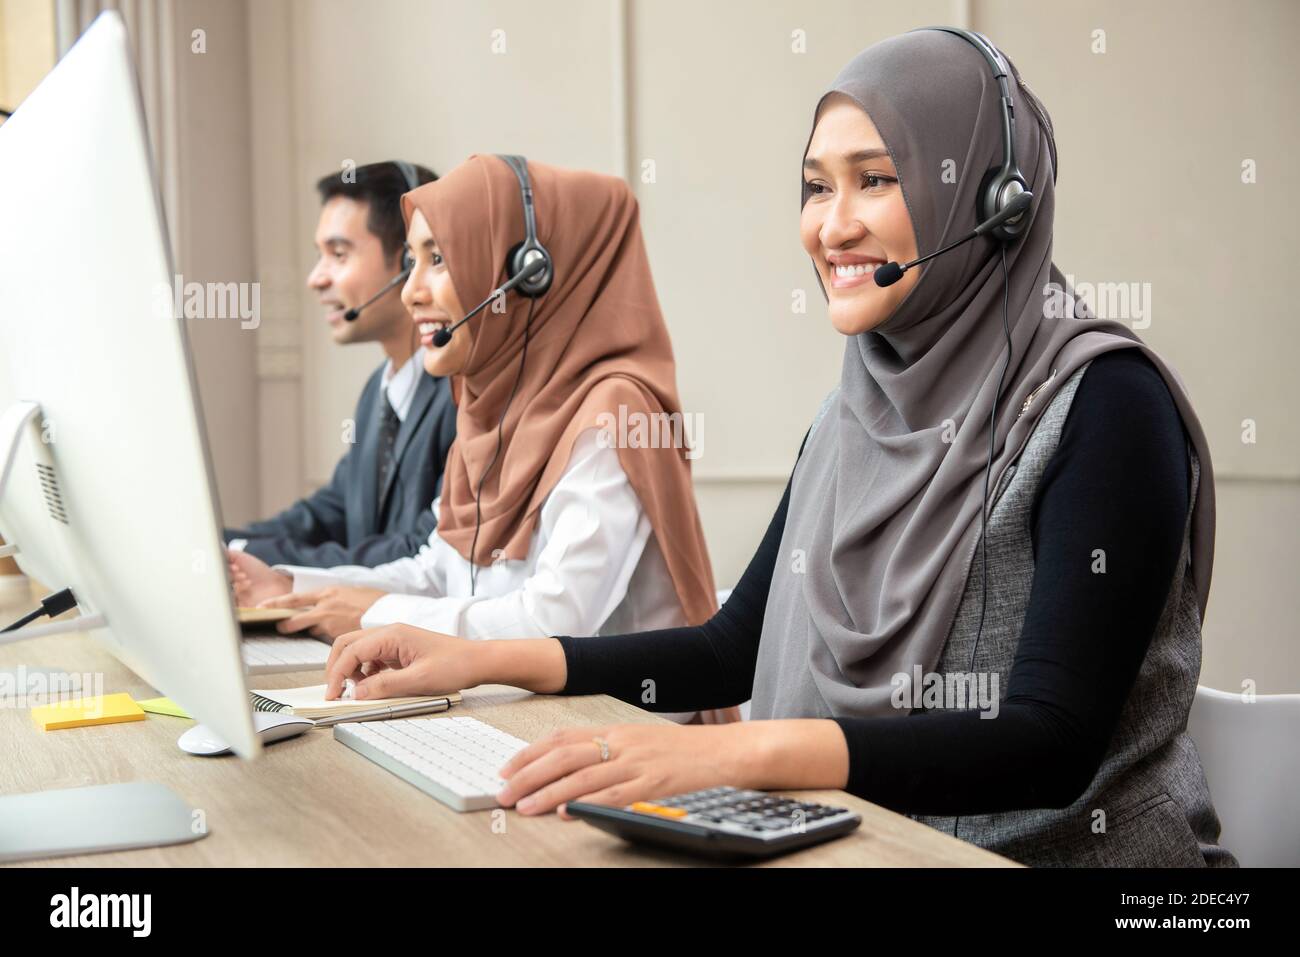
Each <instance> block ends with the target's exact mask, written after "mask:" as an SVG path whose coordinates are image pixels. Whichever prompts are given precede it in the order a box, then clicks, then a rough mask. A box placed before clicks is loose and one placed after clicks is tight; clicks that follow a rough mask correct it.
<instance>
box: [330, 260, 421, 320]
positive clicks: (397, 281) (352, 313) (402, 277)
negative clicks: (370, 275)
mask: <svg viewBox="0 0 1300 957" xmlns="http://www.w3.org/2000/svg"><path fill="white" fill-rule="evenodd" d="M410 274H411V269H410V267H409V266H408V267H407V268H405V269H403V270H402V271H401V272H399V273H398V274H397V275H396V276H394V277H393V278H392V279H390V280H388V282H386V283H384V285H383V288H382V289H380V290H379V292H377V293H375V294H374V295H373V296H371V297H370V298H369V299H367V300H366V301H365V302H363V303H362V304H361V305H359V306H353V307H352V308H351V309H349V310H348V311H347V312H345V313H343V318H344V319H346V320H347V321H348V322H354V321H356V318H357V316H359V315H361V310H362V309H366V308H369V307H370V306H372V305H374V303H375V302H376V301H377V300H379V299H380V298H382V297H383V296H384V295H385V294H386V293H387V292H388V291H389V290H390V289H392V288H393V287H394V286H400V285H401V284H402V283H404V282H406V277H407V276H409V275H410Z"/></svg>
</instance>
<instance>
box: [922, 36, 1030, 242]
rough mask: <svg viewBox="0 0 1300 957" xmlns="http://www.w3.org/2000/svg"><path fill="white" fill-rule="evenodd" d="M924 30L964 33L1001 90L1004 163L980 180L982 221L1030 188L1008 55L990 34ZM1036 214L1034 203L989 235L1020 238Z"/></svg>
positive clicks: (977, 202) (978, 207)
mask: <svg viewBox="0 0 1300 957" xmlns="http://www.w3.org/2000/svg"><path fill="white" fill-rule="evenodd" d="M920 29H922V30H939V31H941V32H943V33H951V34H952V35H953V36H955V37H961V38H962V39H963V40H965V41H966V42H967V43H969V44H971V45H972V46H973V47H975V49H977V50H979V52H980V55H981V56H983V57H984V59H985V60H986V61H988V65H989V69H991V70H992V71H993V78H994V79H995V80H997V83H998V91H999V94H1000V96H999V98H998V99H999V103H998V105H999V108H1000V110H1001V114H1002V165H1001V166H994V167H993V168H992V169H990V170H989V171H988V172H987V173H985V174H984V179H983V180H982V181H981V182H980V188H979V193H978V194H977V196H976V199H975V222H977V223H982V222H985V221H987V220H989V219H992V218H993V217H994V216H996V215H997V214H998V213H1000V212H1001V211H1002V210H1004V209H1006V208H1007V206H1008V205H1010V203H1011V201H1012V200H1013V199H1015V198H1016V197H1017V196H1019V195H1020V194H1021V193H1026V192H1028V191H1029V184H1028V183H1027V182H1026V181H1025V177H1024V174H1023V173H1021V172H1020V164H1019V163H1017V162H1016V114H1015V108H1014V107H1013V105H1012V103H1011V81H1010V75H1011V69H1010V65H1009V64H1008V63H1007V61H1006V58H1005V57H1004V56H1003V55H1002V54H1001V53H1000V52H999V51H998V48H997V47H995V46H994V45H993V43H992V41H991V40H989V38H988V37H986V36H984V35H983V34H980V33H972V32H971V31H970V30H962V29H960V28H958V27H921V28H920ZM1032 218H1033V207H1032V206H1031V207H1030V209H1029V210H1028V211H1026V212H1024V213H1021V214H1020V215H1018V216H1013V217H1012V218H1011V219H1009V220H1007V221H1006V222H1005V223H1002V224H1001V225H998V226H995V227H993V229H991V230H989V232H988V235H989V236H992V237H993V238H994V239H998V240H1001V241H1002V242H1004V243H1009V242H1012V241H1014V240H1016V239H1019V238H1020V237H1021V236H1023V235H1024V234H1025V233H1026V232H1028V231H1029V223H1030V220H1031V219H1032Z"/></svg>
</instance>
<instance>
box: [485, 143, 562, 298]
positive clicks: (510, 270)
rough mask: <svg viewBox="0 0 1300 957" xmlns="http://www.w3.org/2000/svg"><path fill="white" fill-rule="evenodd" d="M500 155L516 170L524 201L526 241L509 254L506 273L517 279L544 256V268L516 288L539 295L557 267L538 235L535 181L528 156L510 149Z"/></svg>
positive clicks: (531, 296)
mask: <svg viewBox="0 0 1300 957" xmlns="http://www.w3.org/2000/svg"><path fill="white" fill-rule="evenodd" d="M497 158H498V159H500V160H502V161H503V162H504V163H505V164H506V165H507V166H509V167H510V169H511V170H513V171H514V174H515V178H516V179H518V180H519V195H520V198H521V199H522V200H523V204H524V241H523V242H521V243H519V244H518V245H517V246H515V247H514V248H512V249H511V250H510V252H509V253H508V254H507V255H506V277H507V279H514V278H515V276H517V275H519V274H520V273H521V272H523V271H524V268H525V267H526V266H527V265H528V264H529V263H531V262H534V261H536V260H541V262H542V263H543V269H542V271H541V272H539V273H537V274H536V275H535V276H529V277H528V278H527V279H525V280H524V281H523V282H521V283H520V284H519V285H517V286H515V291H516V292H518V293H519V294H520V295H521V296H527V297H528V298H529V299H536V298H538V297H539V296H542V295H544V294H545V293H546V290H548V289H550V288H551V279H552V277H553V276H554V275H555V269H554V261H553V260H552V259H551V254H550V253H549V252H547V250H546V247H545V246H543V245H542V243H541V241H540V240H539V239H538V238H537V213H536V212H535V210H534V209H533V184H532V180H530V179H529V177H528V160H526V159H524V157H522V156H514V155H511V154H506V153H498V154H497Z"/></svg>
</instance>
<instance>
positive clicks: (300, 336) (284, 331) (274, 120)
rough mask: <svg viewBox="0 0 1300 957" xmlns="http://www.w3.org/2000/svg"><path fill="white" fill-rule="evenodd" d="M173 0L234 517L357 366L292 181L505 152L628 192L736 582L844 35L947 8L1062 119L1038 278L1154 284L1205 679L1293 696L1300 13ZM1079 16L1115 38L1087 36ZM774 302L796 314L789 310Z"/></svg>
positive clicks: (810, 331) (760, 493)
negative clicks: (822, 112)
mask: <svg viewBox="0 0 1300 957" xmlns="http://www.w3.org/2000/svg"><path fill="white" fill-rule="evenodd" d="M5 2H9V0H5ZM177 2H178V7H177V11H178V13H177V21H178V22H177V25H176V26H177V35H178V36H188V29H187V23H188V21H190V20H195V21H196V22H197V21H199V20H202V21H205V22H206V23H208V25H209V26H210V28H211V30H212V31H214V35H218V36H219V37H220V38H221V39H220V42H219V43H218V44H216V45H215V46H214V45H213V44H212V43H210V44H209V54H208V56H209V57H212V56H213V53H214V52H215V53H216V54H217V56H216V57H215V58H214V59H210V60H208V61H205V62H204V64H198V63H193V62H188V63H184V64H183V69H184V70H185V71H187V72H186V73H185V75H184V77H182V84H181V87H182V89H183V90H184V101H183V107H184V110H185V111H186V112H187V113H192V115H190V116H189V117H188V119H187V122H186V126H185V128H184V129H183V131H182V141H183V144H185V145H184V149H183V155H184V156H186V157H187V158H188V159H187V163H188V177H189V178H187V181H186V183H185V188H186V196H187V198H186V201H185V209H184V212H183V214H182V222H183V223H184V224H185V226H184V228H185V233H184V235H185V237H186V242H187V243H188V248H189V255H190V256H192V257H196V258H194V259H192V260H191V261H192V262H196V263H197V262H199V258H198V257H202V260H203V263H206V264H207V265H205V266H203V268H211V269H220V270H224V271H226V272H231V271H234V272H239V271H241V270H243V269H245V268H249V269H253V270H254V271H255V273H256V275H257V276H258V277H259V278H260V279H261V281H262V283H263V325H262V328H261V330H260V331H259V332H258V333H257V334H256V335H255V336H251V335H248V334H244V336H243V337H242V338H241V337H239V336H235V335H227V334H226V333H225V332H219V331H210V332H209V333H208V336H209V338H207V339H204V340H203V341H202V343H201V349H202V352H203V354H202V355H200V356H199V365H200V379H201V384H202V387H203V394H204V399H205V404H206V407H207V413H208V418H209V423H210V425H211V429H212V433H213V446H214V453H215V454H216V457H217V460H218V463H219V469H220V471H219V481H220V483H221V493H222V498H223V503H224V505H225V507H226V511H227V514H228V516H229V517H231V518H232V519H234V520H240V519H243V518H248V517H252V516H253V515H254V514H256V513H257V512H258V511H259V510H261V511H269V510H271V509H273V508H277V507H279V506H282V505H284V504H285V503H287V502H288V501H290V500H291V499H292V498H293V497H295V496H296V495H298V494H300V493H301V492H303V491H304V490H306V489H308V488H310V487H312V486H313V485H315V484H317V483H319V482H321V481H323V480H324V479H325V478H326V477H327V476H328V475H329V472H330V469H331V468H332V466H333V464H334V462H335V461H336V460H337V458H338V457H339V455H340V454H341V453H342V451H343V446H342V443H341V439H340V433H341V423H342V422H343V421H344V420H345V419H347V418H348V417H349V416H350V415H351V412H352V408H353V403H354V402H355V398H356V395H357V392H358V390H359V389H360V386H361V383H362V381H363V380H364V378H365V376H366V375H367V374H368V373H369V372H370V370H372V369H373V368H374V366H375V365H376V364H377V363H378V362H379V361H380V354H379V351H378V349H377V347H371V346H354V347H350V348H346V349H342V348H337V347H335V346H333V345H332V344H331V343H330V341H329V338H328V335H327V333H326V331H325V329H324V328H323V326H322V323H321V321H320V319H319V316H318V312H317V310H316V308H315V306H314V304H313V303H312V301H311V299H310V297H309V296H307V295H305V294H304V291H303V289H302V278H303V276H305V274H306V272H307V270H308V268H309V267H310V264H311V261H312V253H311V248H310V236H311V232H312V228H313V226H314V223H315V218H316V199H315V196H314V194H313V191H312V188H311V183H312V182H313V181H314V180H315V179H316V178H317V177H318V176H320V175H321V174H323V173H325V172H327V171H330V170H334V169H337V168H339V166H340V164H342V163H343V162H344V161H345V160H348V159H351V160H355V161H356V162H358V163H363V162H368V161H372V160H377V159H384V158H391V157H393V156H399V155H400V156H401V157H403V158H406V159H410V160H415V161H419V162H423V163H426V164H429V165H432V166H433V167H435V168H436V169H438V170H440V171H444V170H447V169H449V168H450V167H451V166H453V165H454V164H455V163H457V162H459V161H460V160H462V159H463V158H464V157H466V156H467V155H469V154H470V153H472V152H498V151H511V152H521V153H525V154H527V155H529V156H532V157H536V158H538V159H544V160H547V161H549V162H553V163H558V164H562V165H570V166H581V167H587V168H592V169H597V170H602V171H605V172H614V173H619V174H622V175H625V176H628V177H629V179H630V181H631V182H632V183H633V185H634V188H635V189H636V191H637V194H638V196H639V197H640V200H641V204H642V210H643V222H644V229H645V234H646V238H647V242H648V244H649V249H650V257H651V263H652V267H653V269H654V274H655V278H656V283H657V286H658V290H659V295H660V299H661V301H662V304H663V307H664V312H665V315H666V317H667V321H668V324H669V327H670V329H671V331H672V335H673V339H674V344H675V349H676V353H677V358H678V366H679V378H680V383H681V390H682V395H683V399H684V402H685V405H686V407H687V409H688V410H690V411H692V412H697V413H700V414H702V415H703V416H704V421H705V426H706V428H705V442H704V450H703V451H704V455H703V457H702V458H701V459H700V460H698V461H697V463H696V484H697V492H698V496H699V500H700V505H701V510H702V513H703V516H704V522H705V528H706V532H707V534H708V537H709V543H710V548H711V550H712V554H713V558H714V563H715V567H716V569H717V577H718V581H719V584H730V583H731V582H733V581H734V580H735V578H736V577H737V576H738V575H739V573H740V572H741V571H742V570H743V568H744V564H745V562H746V560H747V559H748V557H749V555H750V553H751V551H752V549H753V547H754V545H755V544H756V543H757V541H758V539H759V537H760V535H761V533H762V531H763V529H764V528H765V527H766V523H767V520H768V518H769V516H770V513H771V509H772V507H773V506H774V504H775V502H776V500H777V498H778V497H779V494H780V491H781V488H782V487H783V485H784V481H785V478H786V476H787V475H788V472H789V469H790V467H791V464H792V461H793V456H794V453H795V450H796V448H797V446H798V442H799V440H800V438H801V436H802V435H803V432H804V430H805V429H806V427H807V424H808V421H809V419H810V417H811V415H812V413H813V412H814V410H815V409H816V406H817V404H818V402H819V401H820V399H821V397H822V396H823V395H824V394H825V393H826V391H827V390H828V389H829V388H830V387H831V386H832V385H833V384H834V382H835V381H836V379H837V377H838V370H839V363H840V357H841V353H842V348H843V340H841V339H840V338H839V337H838V336H837V335H836V334H835V333H834V332H833V331H832V330H831V329H830V327H829V325H828V323H827V322H826V319H825V310H824V306H823V303H822V300H821V297H820V294H819V292H818V289H817V285H816V283H815V282H814V280H813V276H812V272H811V267H810V265H809V264H808V262H807V260H806V258H805V256H804V255H803V253H802V252H801V250H800V248H799V245H798V240H797V215H798V203H797V198H796V197H797V192H796V182H795V176H796V175H797V169H796V164H797V162H798V158H799V155H800V151H801V149H802V147H803V144H804V140H805V138H806V136H807V133H808V124H809V122H810V120H811V111H812V108H813V105H814V103H815V101H816V99H817V97H818V96H819V95H820V93H821V92H822V91H823V90H824V88H825V87H826V86H827V85H828V84H829V82H830V81H831V80H832V78H833V77H834V75H835V74H836V72H837V71H838V70H839V68H840V67H841V66H842V65H843V63H844V62H845V61H847V60H848V59H849V58H850V57H851V56H853V55H854V54H855V53H857V52H858V51H859V50H860V49H861V48H863V47H865V46H867V45H869V44H870V43H872V42H874V41H875V40H877V39H880V38H883V37H885V36H888V35H891V34H893V33H896V32H899V31H902V30H906V29H909V28H911V27H914V26H921V25H925V24H931V23H953V24H956V25H964V26H968V27H972V28H974V29H978V30H982V31H984V32H987V33H988V34H989V35H990V36H992V37H993V39H994V40H995V41H996V42H998V43H999V44H1000V45H1001V46H1002V47H1003V48H1004V49H1005V50H1006V51H1007V52H1008V53H1009V54H1010V56H1011V57H1012V58H1013V59H1014V60H1015V61H1016V64H1017V65H1018V66H1019V68H1020V69H1021V72H1022V74H1023V75H1024V77H1025V79H1026V80H1027V81H1028V82H1029V83H1030V84H1031V85H1032V86H1033V87H1034V89H1035V90H1036V91H1037V92H1038V93H1039V94H1040V96H1041V97H1042V98H1043V100H1044V101H1045V102H1046V104H1047V106H1048V108H1049V110H1050V111H1051V113H1052V116H1053V119H1054V121H1055V124H1056V128H1057V137H1058V144H1059V147H1060V159H1061V176H1060V181H1059V183H1058V190H1057V197H1058V199H1057V202H1058V207H1057V209H1058V212H1057V220H1056V236H1057V241H1056V249H1055V259H1056V262H1057V263H1058V264H1059V265H1060V266H1061V268H1062V269H1063V271H1064V272H1066V273H1070V274H1073V275H1074V276H1076V277H1078V278H1080V279H1083V280H1091V281H1097V282H1121V281H1122V282H1138V283H1150V284H1151V304H1152V322H1151V325H1150V327H1149V328H1147V329H1144V330H1142V331H1141V335H1142V336H1143V337H1144V338H1145V339H1147V340H1148V341H1149V342H1151V343H1152V345H1153V346H1154V347H1155V348H1157V349H1159V350H1160V351H1161V352H1162V353H1163V354H1164V355H1166V356H1167V357H1168V358H1169V359H1170V361H1171V362H1172V363H1173V364H1174V365H1175V367H1176V368H1177V369H1178V370H1179V371H1180V372H1181V374H1182V376H1183V378H1184V379H1185V381H1186V383H1187V385H1188V387H1189V389H1190V391H1191V394H1192V396H1193V398H1194V400H1195V401H1196V404H1197V408H1198V410H1199V413H1200V416H1201V419H1202V422H1203V424H1204V426H1205V428H1206V431H1207V433H1208V434H1209V437H1210V443H1211V447H1212V450H1213V454H1214V462H1215V467H1216V471H1217V473H1218V491H1219V547H1218V555H1217V558H1218V560H1217V562H1216V568H1215V581H1214V591H1213V595H1212V598H1211V604H1210V613H1209V617H1208V619H1207V622H1206V628H1205V668H1204V672H1203V681H1204V682H1205V683H1207V684H1213V685H1216V686H1218V687H1223V688H1237V687H1239V686H1240V683H1241V681H1242V680H1243V679H1245V678H1250V679H1253V680H1255V681H1256V682H1257V683H1258V687H1259V689H1260V690H1261V691H1298V690H1300V651H1297V641H1296V639H1297V636H1298V635H1297V633H1298V631H1300V628H1297V624H1296V622H1297V620H1298V619H1300V589H1297V588H1296V587H1295V583H1296V582H1297V581H1300V561H1298V560H1297V556H1296V549H1295V546H1294V543H1295V541H1296V537H1297V536H1296V530H1297V524H1298V522H1297V520H1298V519H1300V418H1298V417H1297V416H1296V415H1294V414H1293V413H1292V411H1291V410H1293V409H1294V408H1295V407H1296V405H1297V399H1298V398H1300V396H1298V395H1297V386H1296V377H1295V375H1294V373H1293V372H1292V370H1291V368H1290V363H1291V362H1292V361H1293V360H1294V358H1295V357H1296V355H1297V354H1298V353H1300V334H1298V333H1297V327H1296V323H1295V320H1294V318H1293V317H1292V316H1291V314H1290V312H1291V311H1290V309H1288V308H1287V307H1288V305H1289V304H1288V303H1287V301H1286V299H1285V297H1286V295H1287V288H1286V286H1285V285H1284V283H1283V282H1282V281H1280V280H1279V277H1287V276H1289V274H1290V272H1291V270H1290V269H1289V268H1288V267H1289V265H1290V264H1289V262H1287V261H1286V259H1287V257H1289V256H1290V255H1291V253H1292V250H1293V249H1294V246H1295V243H1294V240H1293V238H1292V235H1291V229H1290V228H1289V227H1290V219H1291V218H1292V216H1293V214H1294V211H1295V210H1296V208H1297V199H1298V198H1300V197H1298V196H1297V190H1298V189H1300V186H1298V185H1297V183H1296V181H1295V179H1294V177H1293V176H1291V175H1290V170H1291V167H1292V166H1293V165H1294V164H1293V162H1292V160H1293V158H1294V156H1295V155H1296V154H1297V151H1298V150H1300V124H1298V121H1297V118H1296V110H1295V108H1294V97H1295V91H1296V90H1297V89H1298V88H1300V84H1298V83H1297V80H1298V79H1300V76H1298V75H1297V74H1298V73H1300V67H1298V66H1297V62H1298V61H1297V60H1296V58H1295V57H1294V56H1293V55H1292V54H1291V52H1290V50H1289V44H1290V43H1291V42H1292V39H1293V38H1294V37H1295V36H1296V35H1297V32H1298V30H1300V5H1296V4H1294V3H1292V2H1289V0H1244V2H1242V3H1239V4H1237V5H1235V6H1234V7H1233V8H1232V15H1231V16H1224V15H1223V8H1222V6H1221V5H1217V4H1210V3H1209V2H1204V0H1157V2H1148V3H1143V4H1132V3H1124V2H1119V0H1097V2H1089V3H1058V4H1041V3H1030V2H1015V0H969V2H962V0H929V2H917V3H909V4H906V5H886V4H871V5H864V4H863V3H862V2H861V0H821V2H818V3H815V4H810V3H807V2H797V0H763V2H761V3H752V2H742V0H711V2H704V3H702V2H699V0H691V2H687V0H565V2H546V3H539V2H529V0H480V2H473V3H471V2H467V0H466V2H459V0H432V2H431V0H378V2H375V0H366V2H362V0H258V2H254V3H245V2H244V0H228V2H224V3H211V2H207V3H203V2H200V0H177ZM3 9H4V7H3V6H0V10H3ZM494 30H503V31H504V35H505V41H506V52H505V53H504V54H496V53H493V52H492V50H491V46H490V44H491V41H492V36H493V31H494ZM796 30H802V31H804V36H805V37H806V52H804V53H796V52H793V51H792V32H793V31H796ZM1095 30H1104V31H1105V38H1106V52H1105V53H1094V52H1092V45H1093V43H1094V37H1093V31H1095ZM1247 159H1253V160H1255V161H1256V163H1257V168H1258V182H1257V183H1255V184H1251V185H1246V184H1243V183H1242V182H1241V176H1240V171H1241V164H1242V162H1243V161H1244V160H1247ZM647 160H649V161H653V163H654V170H655V181H654V182H645V181H643V179H642V177H641V171H642V168H643V167H642V164H643V163H644V162H645V161H647ZM241 204H242V205H241ZM200 265H202V263H201V264H200ZM231 278H237V277H231ZM796 290H804V291H805V292H806V293H807V296H808V311H807V313H806V314H803V315H799V314H795V313H793V312H792V309H791V302H792V296H793V295H794V293H795V291H796ZM254 377H255V378H254ZM1244 419H1252V420H1254V421H1255V423H1256V428H1257V436H1258V438H1257V441H1256V442H1254V443H1245V442H1243V441H1242V438H1241V433H1242V421H1243V420H1244ZM254 431H256V433H257V435H256V436H255V437H254V436H252V435H251V433H253V432H254Z"/></svg>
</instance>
